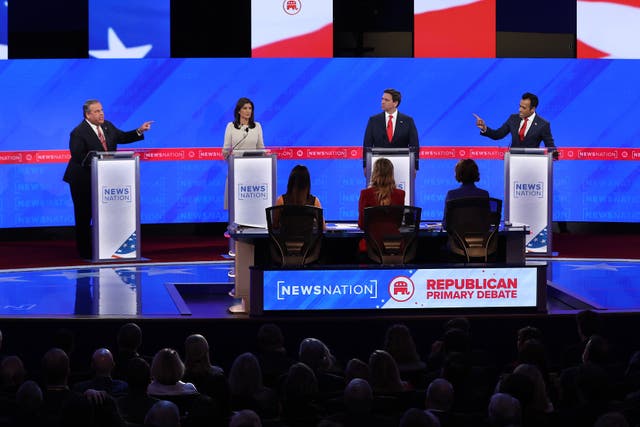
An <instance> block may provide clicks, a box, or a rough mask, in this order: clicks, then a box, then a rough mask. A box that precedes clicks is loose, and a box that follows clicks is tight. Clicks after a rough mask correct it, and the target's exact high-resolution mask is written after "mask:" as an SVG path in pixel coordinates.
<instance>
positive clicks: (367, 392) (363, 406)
mask: <svg viewBox="0 0 640 427" xmlns="http://www.w3.org/2000/svg"><path fill="white" fill-rule="evenodd" d="M344 404H345V406H346V408H347V412H349V413H351V414H354V415H363V414H368V413H370V412H371V410H372V408H373V391H372V390H371V386H370V385H369V383H368V382H367V381H366V380H363V379H362V378H354V379H352V380H351V381H349V383H348V384H347V386H346V387H345V389H344Z"/></svg>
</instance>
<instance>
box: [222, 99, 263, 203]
mask: <svg viewBox="0 0 640 427" xmlns="http://www.w3.org/2000/svg"><path fill="white" fill-rule="evenodd" d="M260 148H264V139H263V137H262V126H260V123H259V122H256V121H255V118H254V107H253V101H252V100H250V99H249V98H244V97H243V98H240V99H238V102H236V108H234V110H233V121H232V122H229V123H228V124H227V128H226V129H225V131H224V145H223V146H222V157H224V159H225V160H227V159H228V158H229V156H230V155H231V154H233V152H234V151H236V150H256V149H260ZM228 186H229V184H228V178H227V182H226V183H225V186H224V191H225V193H224V208H225V209H229V201H228V194H229V192H228Z"/></svg>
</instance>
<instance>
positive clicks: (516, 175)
mask: <svg viewBox="0 0 640 427" xmlns="http://www.w3.org/2000/svg"><path fill="white" fill-rule="evenodd" d="M551 162H552V160H551V155H549V154H544V155H540V154H515V153H506V154H505V199H506V204H505V220H506V221H509V222H511V223H513V224H527V225H529V227H530V230H531V233H530V234H529V235H527V236H526V240H525V245H526V250H527V252H529V253H537V254H549V253H550V252H551V191H552V174H551V168H552V163H551Z"/></svg>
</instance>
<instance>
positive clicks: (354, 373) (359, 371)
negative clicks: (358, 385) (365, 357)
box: [344, 358, 371, 384]
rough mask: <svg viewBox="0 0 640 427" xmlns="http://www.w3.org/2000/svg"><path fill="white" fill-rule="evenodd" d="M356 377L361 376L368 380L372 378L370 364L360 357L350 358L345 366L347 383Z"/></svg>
mask: <svg viewBox="0 0 640 427" xmlns="http://www.w3.org/2000/svg"><path fill="white" fill-rule="evenodd" d="M355 378H361V379H363V380H366V381H369V379H370V378H371V373H370V372H369V365H367V364H366V363H365V362H363V361H362V360H360V359H358V358H353V359H351V360H349V361H348V362H347V366H345V368H344V380H345V382H346V383H347V384H348V383H349V382H350V381H351V380H353V379H355Z"/></svg>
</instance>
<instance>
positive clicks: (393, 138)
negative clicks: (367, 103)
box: [362, 89, 420, 170]
mask: <svg viewBox="0 0 640 427" xmlns="http://www.w3.org/2000/svg"><path fill="white" fill-rule="evenodd" d="M401 101H402V95H401V94H400V92H398V91H397V90H395V89H385V90H384V92H383V94H382V102H381V106H382V110H383V112H382V113H380V114H376V115H373V116H371V117H369V122H368V123H367V129H366V130H365V132H364V143H363V144H362V162H363V166H365V167H366V149H367V147H375V148H410V149H411V150H412V151H414V152H415V153H416V156H415V169H416V170H418V160H419V155H420V143H419V142H418V130H417V129H416V124H415V123H414V121H413V118H411V117H410V116H407V115H406V114H402V113H401V112H399V111H398V106H399V105H400V102H401Z"/></svg>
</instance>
